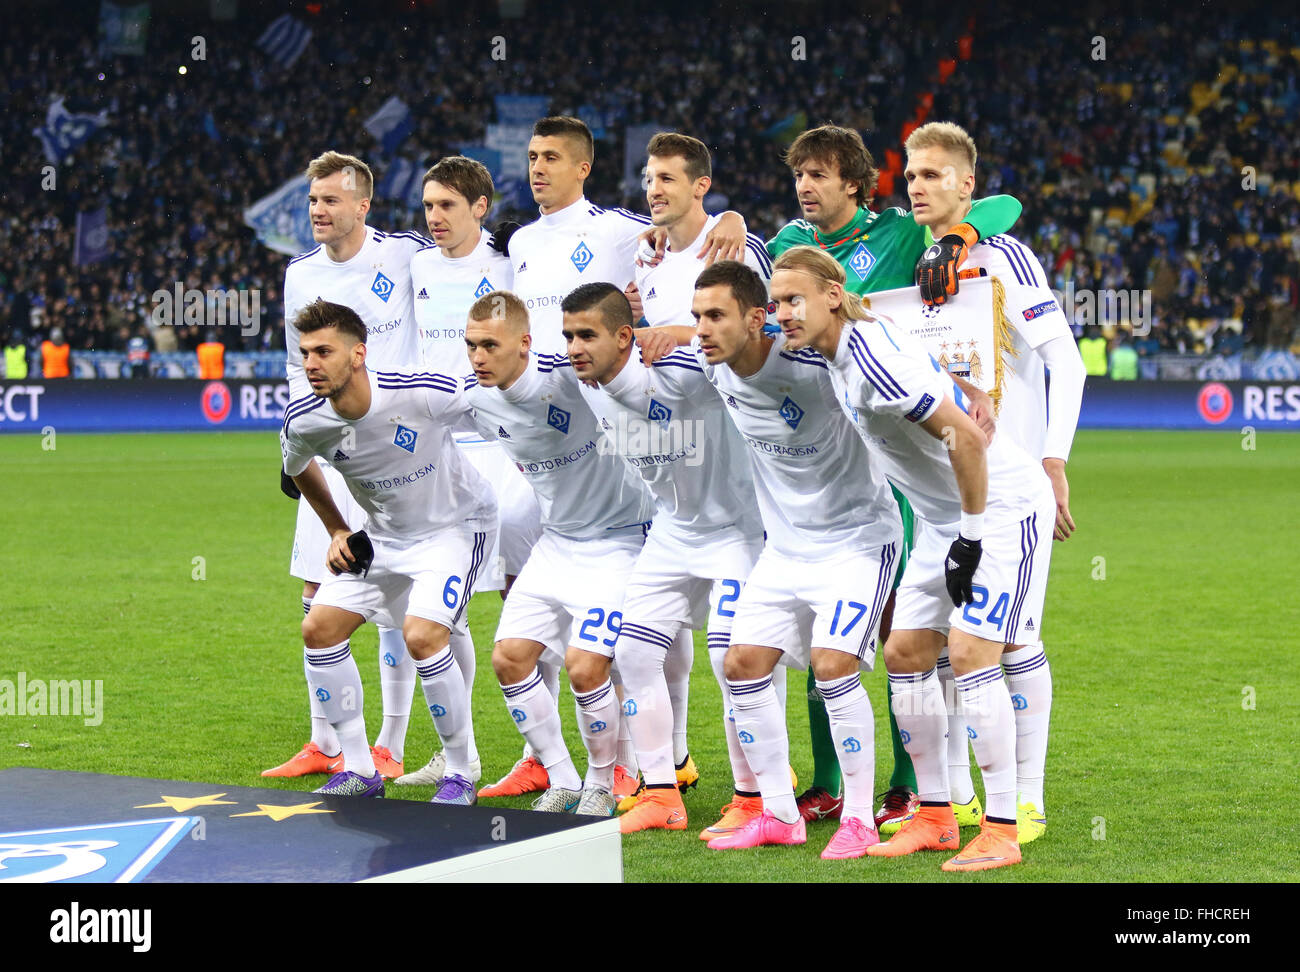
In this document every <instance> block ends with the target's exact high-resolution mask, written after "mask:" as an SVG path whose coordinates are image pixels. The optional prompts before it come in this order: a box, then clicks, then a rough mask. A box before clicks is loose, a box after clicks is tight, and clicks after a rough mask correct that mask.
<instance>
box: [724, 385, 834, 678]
mask: <svg viewBox="0 0 1300 972" xmlns="http://www.w3.org/2000/svg"><path fill="white" fill-rule="evenodd" d="M727 404H728V405H730V406H731V407H732V408H740V406H739V405H737V404H736V399H735V396H733V395H728V396H727ZM819 697H820V696H819Z"/></svg>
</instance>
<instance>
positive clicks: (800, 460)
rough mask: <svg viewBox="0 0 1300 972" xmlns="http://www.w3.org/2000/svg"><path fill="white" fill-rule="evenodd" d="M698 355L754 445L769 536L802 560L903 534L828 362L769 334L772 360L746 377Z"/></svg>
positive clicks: (757, 482) (780, 548) (757, 480)
mask: <svg viewBox="0 0 1300 972" xmlns="http://www.w3.org/2000/svg"><path fill="white" fill-rule="evenodd" d="M691 347H692V349H693V350H694V352H695V355H696V360H697V362H698V363H699V364H700V367H701V368H702V369H703V371H704V376H705V377H706V378H708V380H709V381H710V382H712V383H713V386H714V387H715V388H716V389H717V392H718V394H719V395H721V396H722V401H723V402H724V404H725V405H726V407H727V414H728V415H729V416H730V418H731V420H732V422H734V423H735V425H736V428H737V429H739V431H740V435H741V438H742V439H744V440H745V442H746V444H748V446H749V449H750V458H751V460H752V461H753V464H754V465H753V469H754V488H755V492H756V493H757V495H758V508H759V510H760V511H761V512H762V515H763V528H764V529H765V530H766V531H767V542H768V543H769V544H770V545H771V546H772V548H773V549H775V550H776V551H778V552H779V553H782V554H785V555H786V556H789V557H794V558H796V559H799V560H819V559H823V558H825V557H828V556H835V555H837V554H839V553H842V552H843V549H844V547H845V546H846V545H854V546H878V545H880V544H884V543H889V542H892V541H894V540H897V539H898V537H897V536H896V535H895V532H896V529H897V527H898V506H897V504H896V503H895V502H894V497H893V494H892V493H891V492H890V491H889V486H888V484H887V483H886V482H885V478H884V476H883V475H882V474H881V473H880V471H879V470H878V469H877V468H876V465H875V463H873V462H872V460H871V457H870V455H869V454H868V452H867V447H866V444H865V443H864V442H863V441H862V437H861V436H860V435H859V434H858V432H857V430H856V429H855V428H854V427H853V424H852V423H851V422H850V421H849V419H848V417H847V416H846V415H845V414H844V412H843V410H842V409H841V408H840V406H839V403H838V401H837V400H836V396H835V391H834V389H833V388H832V387H831V379H830V372H829V369H828V368H827V365H826V361H825V360H824V359H823V358H822V356H821V355H819V354H816V353H815V352H806V351H790V350H787V349H786V347H785V336H784V335H782V334H778V335H776V336H775V338H774V339H773V340H772V346H771V348H770V349H769V351H768V355H767V361H766V362H764V364H763V367H762V368H760V369H759V370H758V372H757V373H756V374H753V375H751V376H750V377H748V378H742V377H740V376H739V375H737V374H736V373H735V372H734V371H732V370H731V369H730V368H729V367H727V366H726V365H719V366H717V367H713V366H711V365H709V364H708V362H707V361H705V358H704V354H703V352H701V351H700V348H699V339H698V338H697V339H696V340H695V341H694V342H692V345H691Z"/></svg>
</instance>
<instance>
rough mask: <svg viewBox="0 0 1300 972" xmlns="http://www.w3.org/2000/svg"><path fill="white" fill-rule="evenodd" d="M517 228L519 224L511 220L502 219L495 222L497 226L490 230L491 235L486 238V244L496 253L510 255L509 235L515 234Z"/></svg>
mask: <svg viewBox="0 0 1300 972" xmlns="http://www.w3.org/2000/svg"><path fill="white" fill-rule="evenodd" d="M517 229H519V224H518V223H516V222H514V221H513V220H509V219H507V220H502V221H501V222H500V223H497V228H496V229H494V230H493V231H492V237H491V239H489V240H488V246H490V247H492V249H494V250H496V251H497V252H498V253H502V254H505V255H506V256H509V255H510V237H512V236H514V235H515V230H517Z"/></svg>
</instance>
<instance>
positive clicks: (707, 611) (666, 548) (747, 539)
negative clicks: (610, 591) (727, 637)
mask: <svg viewBox="0 0 1300 972" xmlns="http://www.w3.org/2000/svg"><path fill="white" fill-rule="evenodd" d="M762 549H763V535H762V534H761V533H759V534H758V535H757V536H747V535H746V534H745V533H744V532H743V531H742V530H741V528H739V527H729V528H727V529H725V530H719V531H717V532H716V533H715V534H714V535H712V536H710V537H708V538H707V540H704V539H692V540H688V539H687V538H684V537H681V536H679V535H677V534H674V533H673V531H672V530H671V529H666V528H665V527H663V526H659V525H655V526H652V527H651V528H650V535H649V536H648V537H646V542H645V547H644V548H642V550H641V555H640V556H639V557H637V560H636V568H635V569H634V570H633V571H632V576H631V577H630V578H629V579H628V582H627V593H626V594H625V595H624V598H623V616H624V617H625V618H627V619H629V620H631V621H636V622H639V623H642V624H655V623H672V622H676V623H678V624H683V625H686V626H688V627H691V628H696V629H698V628H700V627H701V626H703V625H704V624H705V622H706V621H707V622H708V630H709V631H729V630H730V629H731V625H732V623H733V621H734V619H735V617H736V603H737V602H738V601H739V600H740V592H741V591H742V590H743V589H744V586H745V581H746V580H748V578H749V574H750V571H752V570H753V569H754V563H755V562H756V561H757V560H758V555H759V553H760V552H761V551H762Z"/></svg>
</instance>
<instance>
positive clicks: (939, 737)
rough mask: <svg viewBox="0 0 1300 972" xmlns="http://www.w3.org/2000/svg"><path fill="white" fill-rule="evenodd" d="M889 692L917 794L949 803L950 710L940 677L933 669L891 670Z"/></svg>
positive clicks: (927, 801)
mask: <svg viewBox="0 0 1300 972" xmlns="http://www.w3.org/2000/svg"><path fill="white" fill-rule="evenodd" d="M889 693H890V707H891V708H892V709H893V711H894V721H895V722H897V723H898V735H899V738H900V739H902V740H903V748H904V749H906V750H907V755H908V756H911V757H912V768H913V769H914V770H915V771H916V795H917V797H918V798H919V799H920V800H921V801H922V802H923V803H947V802H948V801H949V799H950V797H949V795H948V794H949V783H948V744H947V740H946V738H945V737H946V736H947V733H948V715H947V713H948V710H947V708H946V707H945V706H944V703H943V690H942V689H940V688H939V677H938V676H937V675H936V674H935V671H934V669H933V668H932V669H930V670H929V671H928V672H902V673H897V674H896V673H894V672H890V673H889ZM963 734H964V732H963Z"/></svg>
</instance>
